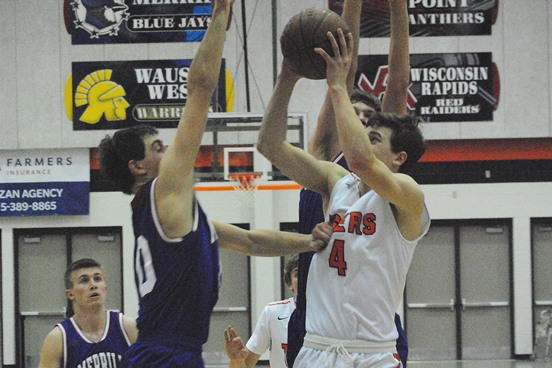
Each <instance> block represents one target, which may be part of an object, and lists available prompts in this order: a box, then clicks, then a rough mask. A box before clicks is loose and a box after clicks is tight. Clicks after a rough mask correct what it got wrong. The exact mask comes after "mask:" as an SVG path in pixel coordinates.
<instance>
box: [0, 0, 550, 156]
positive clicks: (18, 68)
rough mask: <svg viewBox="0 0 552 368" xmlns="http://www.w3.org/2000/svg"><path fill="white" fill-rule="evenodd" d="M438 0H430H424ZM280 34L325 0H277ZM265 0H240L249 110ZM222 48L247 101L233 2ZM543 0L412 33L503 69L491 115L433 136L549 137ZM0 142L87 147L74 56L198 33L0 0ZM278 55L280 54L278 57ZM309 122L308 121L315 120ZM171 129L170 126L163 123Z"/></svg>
mask: <svg viewBox="0 0 552 368" xmlns="http://www.w3.org/2000/svg"><path fill="white" fill-rule="evenodd" d="M432 2H433V3H437V2H434V1H428V3H432ZM277 3H278V8H277V13H276V14H275V16H276V17H277V24H278V35H279V34H280V32H281V30H282V29H283V26H284V25H285V23H286V22H287V20H288V19H289V18H290V17H291V16H292V15H294V14H295V13H296V12H297V11H298V10H300V9H303V8H306V7H308V6H319V7H322V6H327V4H328V2H327V1H320V0H316V1H315V0H304V1H302V2H301V3H300V4H301V7H300V8H299V7H298V6H297V4H298V3H297V2H288V1H279V2H277ZM270 9H271V1H270V0H259V1H252V0H249V1H247V2H246V6H245V13H246V18H247V21H246V22H247V29H248V32H249V33H248V35H247V40H248V53H249V80H250V88H249V100H250V110H251V111H250V112H260V113H262V111H263V109H264V106H265V105H266V104H267V102H268V99H269V97H270V94H271V91H272V86H273V47H272V17H271V14H270ZM234 13H235V17H234V21H233V24H232V26H231V28H230V30H229V32H228V36H227V37H228V38H227V43H226V47H225V52H224V57H225V58H226V61H227V69H229V70H230V72H231V73H232V75H233V77H234V80H235V108H234V110H235V111H237V112H244V111H247V94H246V93H245V78H244V76H245V72H244V57H243V42H242V41H243V35H242V17H241V15H242V7H241V2H240V1H238V2H237V3H236V5H235V6H234ZM551 13H552V9H551V7H550V5H549V2H548V1H546V0H532V1H531V2H530V5H529V3H528V2H525V1H516V0H500V1H499V10H498V17H497V20H496V23H495V24H494V25H493V26H492V35H490V36H463V37H453V36H449V37H413V38H411V53H413V54H423V53H454V52H491V53H492V58H493V62H495V63H496V65H497V67H498V71H499V75H500V84H501V88H500V103H499V105H498V108H497V110H496V111H495V112H494V118H493V121H491V122H489V121H487V122H469V123H459V122H446V123H431V124H426V126H425V127H424V132H425V135H426V136H427V138H429V139H473V138H527V137H550V136H551V135H552V123H551V120H550V108H549V106H550V101H551V98H552V96H551V93H550V90H551V89H550V73H551V64H550V42H551V31H550V29H549V22H548V19H549V17H550V15H551ZM0 24H1V25H2V26H1V28H2V29H1V30H2V32H1V33H0V45H1V46H2V52H1V53H0V80H1V81H2V87H3V88H2V90H1V91H0V104H1V106H2V115H3V119H2V120H1V121H0V127H1V128H2V132H3V133H2V135H1V136H0V149H29V148H60V147H62V148H67V147H93V146H96V145H97V143H98V141H99V140H100V139H101V138H102V137H103V136H104V135H105V132H103V131H85V132H83V131H73V129H72V124H71V123H70V122H69V120H68V118H67V117H66V114H65V108H64V103H63V90H64V87H65V82H66V78H67V76H68V75H69V73H70V71H71V62H74V61H103V60H155V59H177V58H180V59H184V58H192V56H193V54H194V52H195V50H196V48H197V44H196V43H183V44H179V43H157V44H111V45H71V38H70V36H69V34H68V33H67V32H66V30H65V26H64V23H63V9H62V2H61V1H53V0H40V1H38V0H25V1H15V0H3V1H1V2H0ZM388 41H389V40H388V39H387V38H370V39H367V38H363V39H361V43H360V54H361V55H362V54H387V51H388V43H389V42H388ZM278 60H280V58H278ZM324 92H325V82H324V81H308V80H304V81H301V82H300V83H299V87H298V89H297V90H296V93H295V94H294V99H293V101H292V103H291V106H290V111H301V112H303V111H306V112H307V113H308V114H309V117H310V120H309V121H310V125H311V126H312V125H313V124H314V123H315V121H314V117H315V116H316V115H317V112H318V110H319V107H320V105H321V103H322V101H323V96H324ZM311 131H312V130H311ZM165 133H166V135H167V137H170V136H171V132H170V130H168V131H166V132H165Z"/></svg>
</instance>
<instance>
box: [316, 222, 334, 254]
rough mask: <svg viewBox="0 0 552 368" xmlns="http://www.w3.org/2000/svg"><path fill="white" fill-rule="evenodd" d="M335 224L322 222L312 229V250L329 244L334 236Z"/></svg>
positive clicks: (317, 249) (320, 248)
mask: <svg viewBox="0 0 552 368" xmlns="http://www.w3.org/2000/svg"><path fill="white" fill-rule="evenodd" d="M332 233H333V226H332V225H331V224H330V223H329V222H321V223H319V224H317V225H316V226H315V227H314V229H313V230H312V233H311V235H312V239H311V243H310V247H311V250H313V251H319V250H322V249H324V248H326V246H327V245H328V243H329V242H330V238H331V237H332Z"/></svg>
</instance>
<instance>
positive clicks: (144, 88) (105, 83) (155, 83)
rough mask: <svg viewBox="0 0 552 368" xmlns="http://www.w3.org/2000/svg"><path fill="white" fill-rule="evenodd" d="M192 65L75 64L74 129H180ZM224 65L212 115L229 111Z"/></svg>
mask: <svg viewBox="0 0 552 368" xmlns="http://www.w3.org/2000/svg"><path fill="white" fill-rule="evenodd" d="M191 63H192V60H189V59H187V60H145V61H104V62H75V63H73V69H72V70H73V72H72V84H71V87H70V88H71V91H70V93H68V95H66V103H67V104H68V105H69V104H70V108H69V111H71V113H70V115H71V116H72V120H73V130H96V129H120V128H125V127H129V126H132V125H136V124H140V123H148V124H150V125H153V126H155V127H158V128H175V127H176V126H177V125H178V121H179V119H180V116H181V115H182V111H183V108H184V106H185V105H186V101H187V98H188V72H189V71H190V65H191ZM223 71H224V60H223V62H222V65H221V73H220V76H219V85H218V88H217V91H216V92H215V94H214V96H213V99H212V101H211V111H212V112H225V111H226V88H225V73H224V72H223Z"/></svg>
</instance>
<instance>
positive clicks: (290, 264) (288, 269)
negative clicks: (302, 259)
mask: <svg viewBox="0 0 552 368" xmlns="http://www.w3.org/2000/svg"><path fill="white" fill-rule="evenodd" d="M298 267H299V255H298V254H295V255H293V256H291V257H289V259H288V260H287V262H286V264H285V266H284V282H285V283H286V285H287V286H290V285H291V273H292V272H293V270H294V269H296V268H298Z"/></svg>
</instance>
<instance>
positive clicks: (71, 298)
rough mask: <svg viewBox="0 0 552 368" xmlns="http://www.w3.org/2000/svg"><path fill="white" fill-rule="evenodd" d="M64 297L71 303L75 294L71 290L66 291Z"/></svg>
mask: <svg viewBox="0 0 552 368" xmlns="http://www.w3.org/2000/svg"><path fill="white" fill-rule="evenodd" d="M65 295H66V296H67V299H69V300H70V301H73V300H74V299H75V294H73V290H71V289H66V290H65Z"/></svg>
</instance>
